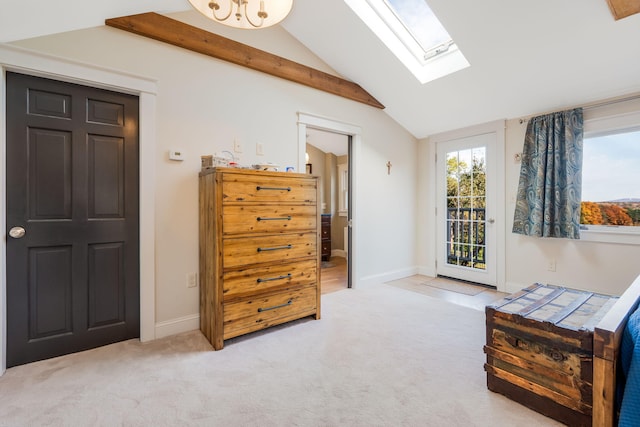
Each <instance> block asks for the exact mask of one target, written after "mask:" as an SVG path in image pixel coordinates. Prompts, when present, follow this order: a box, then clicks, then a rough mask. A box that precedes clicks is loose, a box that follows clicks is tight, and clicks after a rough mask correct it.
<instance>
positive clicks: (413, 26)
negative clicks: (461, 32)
mask: <svg viewBox="0 0 640 427" xmlns="http://www.w3.org/2000/svg"><path fill="white" fill-rule="evenodd" d="M387 3H389V4H390V5H391V6H392V7H393V9H395V11H396V13H397V14H398V16H400V18H401V19H402V20H403V21H404V23H405V25H406V26H407V27H409V30H410V31H411V32H412V33H413V34H414V36H415V37H416V38H417V39H418V41H419V42H420V44H421V45H422V47H423V48H424V49H425V50H429V49H431V48H432V47H435V46H437V45H440V44H442V43H444V42H446V41H448V40H451V37H450V36H449V33H447V30H446V29H445V28H444V27H443V26H442V24H441V23H440V21H439V20H438V18H437V17H436V16H435V14H434V13H433V12H432V11H431V8H430V7H429V6H428V5H427V3H426V2H425V1H424V0H387Z"/></svg>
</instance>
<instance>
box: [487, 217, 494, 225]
mask: <svg viewBox="0 0 640 427" xmlns="http://www.w3.org/2000/svg"><path fill="white" fill-rule="evenodd" d="M487 222H488V223H489V224H493V223H494V222H496V220H495V219H493V218H489V219H488V220H487Z"/></svg>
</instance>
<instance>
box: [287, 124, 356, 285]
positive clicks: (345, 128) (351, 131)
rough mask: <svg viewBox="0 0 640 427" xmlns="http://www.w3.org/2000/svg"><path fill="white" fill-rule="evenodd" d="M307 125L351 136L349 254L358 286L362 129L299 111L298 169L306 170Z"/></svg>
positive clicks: (354, 282) (353, 277) (352, 280)
mask: <svg viewBox="0 0 640 427" xmlns="http://www.w3.org/2000/svg"><path fill="white" fill-rule="evenodd" d="M307 126H309V127H312V128H315V129H320V130H324V131H328V132H333V133H339V134H342V135H347V136H351V157H350V159H349V162H350V164H351V170H350V171H349V173H350V174H351V188H350V191H351V219H352V221H351V242H349V244H350V250H351V253H350V254H349V262H350V267H351V278H350V279H351V284H352V287H353V288H355V287H357V282H358V277H360V274H359V271H360V270H359V268H358V259H357V254H358V250H357V247H358V242H359V238H358V227H357V221H356V218H357V217H358V216H357V206H358V170H359V166H358V163H359V162H358V159H359V158H360V157H361V156H360V150H361V149H362V147H361V144H362V129H361V128H360V127H359V126H355V125H351V124H348V123H344V122H340V121H337V120H334V119H329V118H326V117H321V116H316V115H312V114H307V113H300V112H299V113H298V170H304V168H305V163H306V162H305V156H304V154H305V152H306V146H307Z"/></svg>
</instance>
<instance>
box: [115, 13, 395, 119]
mask: <svg viewBox="0 0 640 427" xmlns="http://www.w3.org/2000/svg"><path fill="white" fill-rule="evenodd" d="M105 24H106V25H108V26H110V27H114V28H118V29H120V30H124V31H128V32H130V33H134V34H138V35H141V36H145V37H149V38H151V39H154V40H158V41H161V42H164V43H169V44H172V45H174V46H178V47H181V48H184V49H188V50H191V51H193V52H198V53H201V54H204V55H208V56H211V57H213V58H218V59H222V60H224V61H228V62H232V63H234V64H237V65H241V66H243V67H247V68H251V69H253V70H256V71H261V72H263V73H267V74H270V75H272V76H275V77H280V78H283V79H286V80H289V81H292V82H296V83H300V84H303V85H305V86H309V87H312V88H314V89H318V90H322V91H324V92H328V93H331V94H334V95H338V96H341V97H343V98H347V99H350V100H353V101H358V102H361V103H363V104H366V105H370V106H372V107H376V108H381V109H383V108H384V105H382V104H381V103H380V102H378V100H376V99H375V98H374V97H373V96H371V95H370V94H369V93H368V92H367V91H365V90H364V89H362V88H361V87H360V86H359V85H357V84H355V83H353V82H350V81H348V80H345V79H342V78H340V77H336V76H333V75H331V74H328V73H325V72H323V71H319V70H316V69H314V68H311V67H307V66H306V65H302V64H298V63H297V62H294V61H290V60H288V59H286V58H282V57H280V56H277V55H273V54H271V53H269V52H265V51H263V50H260V49H256V48H254V47H251V46H247V45H245V44H242V43H239V42H236V41H234V40H231V39H228V38H225V37H222V36H219V35H217V34H213V33H210V32H208V31H205V30H203V29H201V28H198V27H194V26H192V25H188V24H185V23H183V22H180V21H177V20H175V19H171V18H168V17H166V16H163V15H160V14H157V13H154V12H149V13H142V14H139V15H130V16H123V17H119V18H112V19H107V20H106V21H105Z"/></svg>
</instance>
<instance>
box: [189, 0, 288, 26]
mask: <svg viewBox="0 0 640 427" xmlns="http://www.w3.org/2000/svg"><path fill="white" fill-rule="evenodd" d="M189 3H191V6H193V7H194V8H195V9H196V10H197V11H198V12H200V13H202V14H203V15H204V16H206V17H207V18H209V19H212V20H214V21H216V22H219V23H221V24H224V25H228V26H230V27H235V28H244V29H253V28H266V27H270V26H272V25H275V24H277V23H278V22H280V21H282V20H283V19H284V18H286V17H287V15H288V14H289V12H290V11H291V7H292V6H293V0H189Z"/></svg>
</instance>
